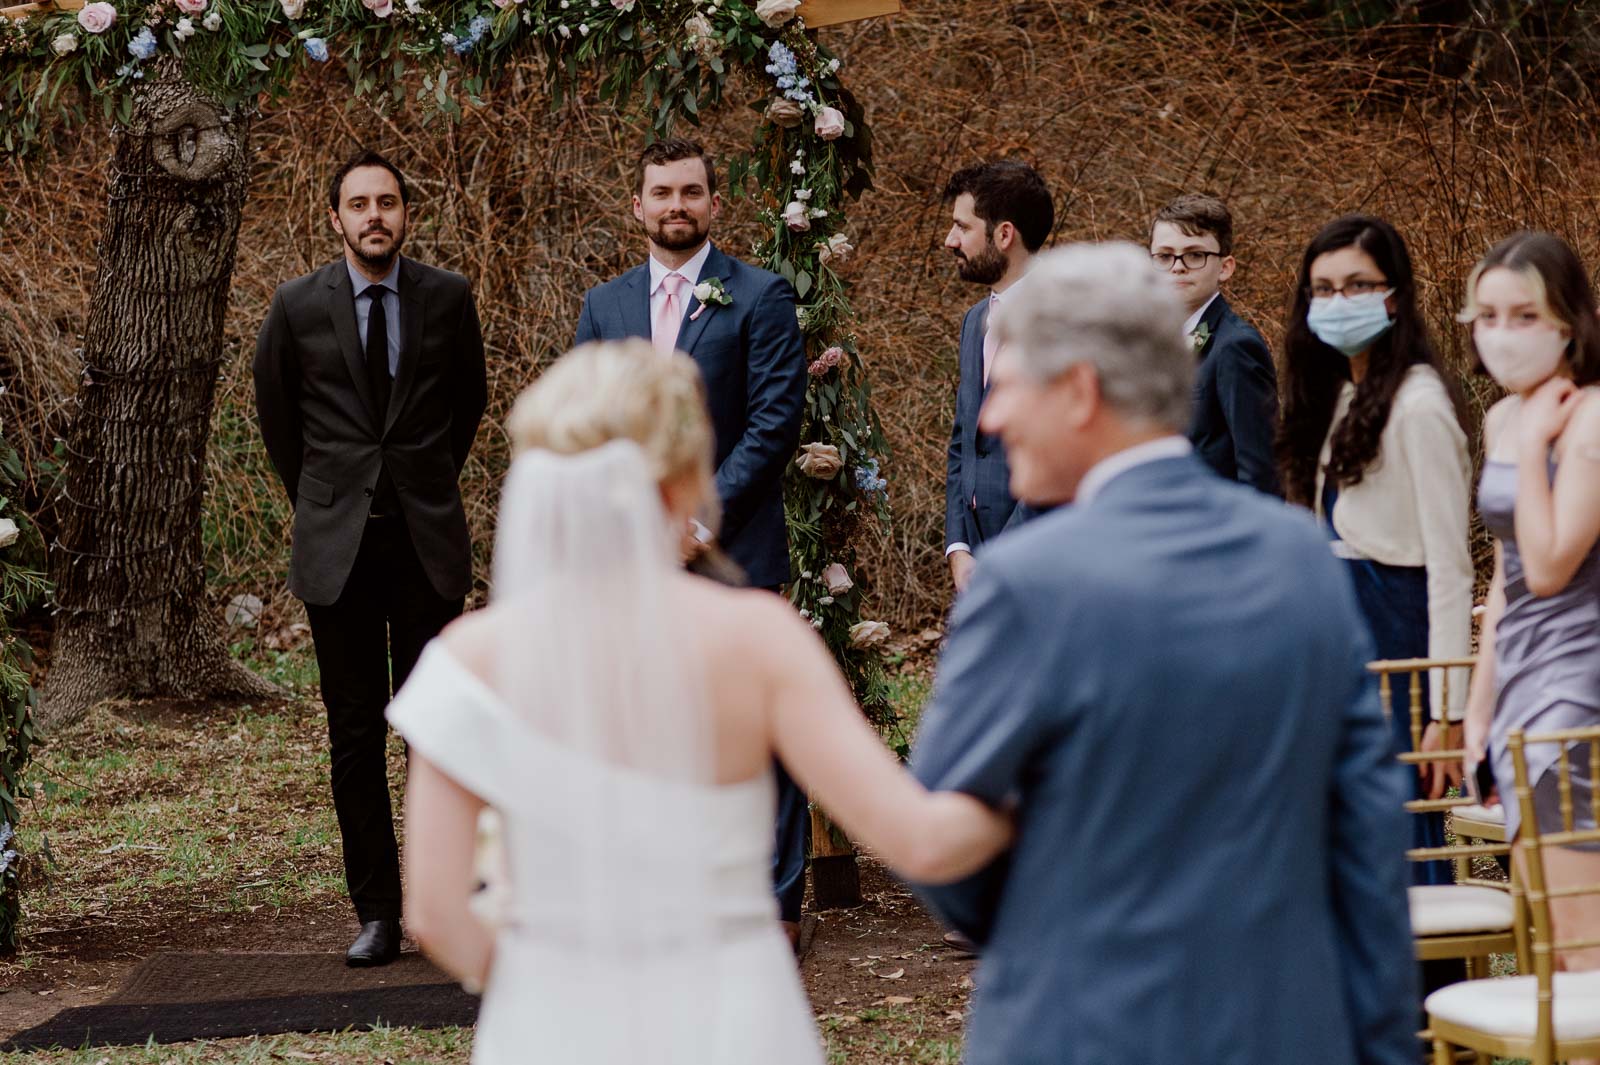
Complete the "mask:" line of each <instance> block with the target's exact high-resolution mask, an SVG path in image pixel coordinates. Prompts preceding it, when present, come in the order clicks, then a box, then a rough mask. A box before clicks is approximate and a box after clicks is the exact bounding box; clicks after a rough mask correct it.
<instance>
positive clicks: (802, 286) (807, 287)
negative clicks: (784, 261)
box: [794, 270, 811, 299]
mask: <svg viewBox="0 0 1600 1065" xmlns="http://www.w3.org/2000/svg"><path fill="white" fill-rule="evenodd" d="M810 291H811V275H810V274H808V273H806V272H805V271H804V270H802V271H800V272H799V273H798V274H796V275H795V278H794V294H795V295H796V296H799V297H800V298H801V299H805V298H806V293H808V292H810Z"/></svg>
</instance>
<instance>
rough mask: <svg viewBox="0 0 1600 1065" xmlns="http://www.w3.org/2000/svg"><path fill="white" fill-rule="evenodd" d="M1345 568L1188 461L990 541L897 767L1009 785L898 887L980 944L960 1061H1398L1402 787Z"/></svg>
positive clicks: (1273, 512)
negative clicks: (907, 756) (910, 889)
mask: <svg viewBox="0 0 1600 1065" xmlns="http://www.w3.org/2000/svg"><path fill="white" fill-rule="evenodd" d="M1368 648H1369V643H1368V638H1367V636H1366V629H1365V625H1364V623H1363V621H1362V618H1361V614H1360V612H1359V610H1358V609H1357V606H1356V603H1355V599H1354V596H1353V593H1352V591H1351V589H1350V586H1349V580H1348V578H1347V577H1346V576H1345V575H1344V574H1343V573H1342V572H1341V571H1340V569H1339V567H1338V564H1337V562H1336V561H1335V560H1334V559H1333V558H1332V557H1331V556H1330V555H1329V553H1328V545H1327V543H1326V540H1325V538H1324V537H1323V536H1322V534H1321V533H1319V532H1318V530H1317V529H1316V527H1315V525H1314V524H1313V522H1312V521H1311V520H1310V518H1309V517H1308V516H1306V515H1304V514H1301V513H1295V512H1292V511H1291V510H1290V509H1289V508H1286V507H1284V506H1283V505H1282V504H1278V503H1275V502H1273V501H1272V500H1269V499H1267V498H1265V497H1263V496H1261V495H1260V494H1259V493H1257V492H1254V491H1251V490H1248V489H1245V488H1242V487H1240V486H1238V485H1234V484H1229V483H1227V482H1225V481H1222V480H1220V479H1218V478H1217V477H1215V476H1212V475H1211V474H1210V472H1209V471H1207V470H1206V469H1205V467H1204V466H1203V465H1201V463H1200V462H1199V461H1198V460H1196V459H1194V458H1193V457H1184V458H1177V459H1162V460H1157V461H1154V462H1150V463H1148V464H1145V465H1142V466H1136V467H1134V468H1132V469H1130V470H1127V471H1125V472H1124V473H1122V474H1121V475H1119V476H1117V477H1115V478H1113V479H1112V480H1111V481H1109V482H1108V483H1107V484H1106V485H1105V487H1104V489H1103V491H1102V493H1101V494H1100V495H1099V496H1097V497H1095V498H1094V499H1093V500H1092V501H1090V502H1089V503H1087V504H1085V505H1081V506H1071V507H1062V508H1058V509H1057V510H1055V511H1053V512H1051V513H1049V514H1045V515H1042V516H1040V517H1038V518H1035V519H1033V520H1032V521H1030V522H1029V523H1028V524H1027V525H1025V526H1023V527H1021V528H1019V529H1017V530H1015V531H1013V532H1009V533H1007V534H1006V536H1005V537H1004V538H1002V539H1001V540H1000V542H999V543H997V544H994V545H993V546H991V547H990V548H988V549H987V550H986V551H985V553H984V554H983V555H982V556H981V557H980V560H979V562H978V566H977V569H976V571H975V572H974V574H973V578H972V583H971V584H970V585H969V586H968V588H967V591H966V592H965V593H964V594H963V595H962V596H961V597H960V598H959V599H958V600H957V602H956V609H955V618H954V624H953V631H952V633H951V636H950V641H949V644H948V646H947V648H946V650H945V654H944V658H943V661H942V663H941V667H940V672H939V678H938V683H937V685H936V687H935V694H934V698H933V701H932V703H931V705H930V707H929V708H928V710H927V711H926V713H925V715H924V718H923V726H922V734H921V736H920V737H919V738H918V741H917V744H916V748H915V751H914V754H913V770H914V772H915V773H916V775H917V777H918V778H919V779H921V780H922V781H923V782H924V783H925V784H927V785H928V786H929V787H931V788H948V789H955V790H958V791H964V792H968V793H970V794H973V795H976V796H978V797H979V798H981V799H983V800H985V801H987V802H990V803H996V804H998V803H1004V802H1007V801H1012V800H1015V801H1016V802H1018V803H1019V808H1018V835H1017V841H1016V845H1015V846H1014V847H1013V849H1012V850H1011V852H1010V853H1009V854H1008V855H1007V856H1006V857H1004V858H1002V859H1000V860H999V861H997V862H996V863H995V864H994V865H992V866H991V867H990V868H988V869H986V870H985V871H984V872H982V873H980V874H978V875H977V876H975V877H972V878H970V879H968V880H966V881H963V882H961V883H959V884H955V885H951V886H946V887H939V888H925V889H922V892H923V895H924V897H925V898H926V899H927V900H928V901H929V902H930V903H931V904H932V905H933V907H934V908H935V909H936V910H937V911H938V913H939V914H940V915H941V916H942V917H943V918H944V919H945V920H947V921H948V922H949V923H950V924H952V925H954V926H955V927H957V928H959V929H961V930H962V931H964V932H966V933H967V934H968V935H970V936H971V937H972V938H973V939H975V940H976V941H977V942H978V943H980V944H982V946H983V961H982V971H981V973H980V975H979V977H978V991H977V996H976V1001H975V1005H974V1010H973V1014H972V1020H971V1024H970V1027H969V1031H968V1038H967V1049H966V1060H967V1062H968V1065H1002V1063H1003V1065H1076V1063H1081V1065H1107V1063H1120V1062H1179V1061H1181V1062H1194V1063H1196V1065H1216V1063H1222V1062H1237V1063H1240V1065H1247V1063H1248V1065H1258V1063H1266V1062H1294V1063H1296V1065H1354V1063H1362V1065H1416V1061H1417V1055H1418V1049H1417V1046H1416V1041H1415V1038H1414V1036H1413V1030H1414V1029H1415V1026H1416V1018H1417V996H1416V989H1415V987H1414V981H1415V962H1414V961H1413V960H1412V956H1411V931H1410V925H1409V916H1408V913H1407V909H1406V885H1407V883H1408V882H1409V881H1408V873H1407V870H1406V868H1405V862H1404V858H1403V855H1404V850H1405V847H1406V846H1407V840H1408V838H1409V837H1408V836H1407V833H1406V825H1405V820H1404V817H1405V815H1404V814H1403V813H1402V812H1401V803H1402V802H1403V801H1404V799H1405V798H1406V797H1407V796H1408V795H1409V792H1408V791H1407V780H1406V777H1405V773H1404V770H1403V769H1402V768H1401V767H1400V766H1399V765H1397V764H1396V762H1395V760H1394V755H1393V752H1392V750H1391V740H1390V737H1389V728H1388V725H1387V724H1386V723H1385V721H1384V719H1383V715H1382V713H1381V711H1380V709H1379V707H1378V700H1377V697H1376V691H1375V688H1374V686H1373V685H1372V684H1371V683H1369V682H1368V680H1367V678H1366V676H1365V674H1364V671H1363V668H1362V667H1363V664H1364V662H1365V660H1366V659H1367V656H1368Z"/></svg>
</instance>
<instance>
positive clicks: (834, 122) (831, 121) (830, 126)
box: [812, 107, 844, 141]
mask: <svg viewBox="0 0 1600 1065" xmlns="http://www.w3.org/2000/svg"><path fill="white" fill-rule="evenodd" d="M812 129H813V130H814V131H815V132H816V134H817V136H819V137H821V138H822V139H823V140H825V141H836V140H838V139H839V138H840V137H842V136H844V114H843V112H841V111H840V110H839V109H838V108H837V107H824V108H823V109H822V110H820V111H818V112H817V120H816V122H815V123H814V124H813V125H812Z"/></svg>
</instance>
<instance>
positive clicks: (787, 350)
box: [575, 246, 806, 588]
mask: <svg viewBox="0 0 1600 1065" xmlns="http://www.w3.org/2000/svg"><path fill="white" fill-rule="evenodd" d="M713 277H715V278H719V279H720V280H721V281H722V286H723V290H724V291H726V292H727V294H728V296H729V297H730V298H731V299H732V302H731V303H729V304H728V305H727V306H721V305H718V304H715V303H711V304H707V305H706V309H705V311H704V312H703V313H701V314H700V315H699V317H698V318H694V312H695V310H696V309H697V308H698V307H699V301H698V300H695V299H688V300H685V301H684V302H685V304H686V306H685V307H684V321H683V326H682V328H681V329H680V330H679V332H678V350H680V351H683V352H686V353H687V354H688V355H689V356H690V357H692V358H693V359H694V361H695V362H696V363H697V364H698V365H699V367H700V375H701V376H702V377H703V378H704V379H705V383H706V399H707V402H708V404H709V406H710V408H711V424H712V428H713V430H714V432H715V434H716V447H717V453H716V457H715V462H716V469H717V495H718V496H719V497H721V500H722V528H721V530H720V531H719V534H718V540H719V541H720V542H721V544H722V547H723V550H725V551H726V552H727V553H728V556H729V557H730V558H732V559H733V561H735V562H737V563H738V564H739V566H740V568H741V569H743V570H744V572H745V576H746V577H747V578H748V580H749V581H750V583H751V584H752V585H755V586H757V587H763V588H768V587H774V586H776V585H779V584H783V583H784V582H786V581H788V580H789V576H790V574H789V540H788V528H787V526H785V524H784V519H783V473H784V470H785V469H787V468H788V465H789V460H790V459H792V458H793V457H794V452H795V448H796V447H797V446H798V445H799V442H800V420H801V417H802V416H803V415H804V414H805V404H806V350H805V341H804V340H803V339H802V337H801V335H800V324H799V321H798V319H797V318H796V317H795V299H794V288H793V287H792V286H791V285H790V284H789V282H787V281H785V280H784V279H783V278H781V277H779V276H778V275H777V274H774V273H769V272H768V271H766V270H758V269H757V268H755V267H753V266H750V265H748V264H746V263H742V262H740V261H739V260H738V259H735V258H733V257H731V256H728V255H724V254H723V253H722V252H721V251H720V250H719V249H718V248H716V247H715V246H713V247H712V249H711V254H710V255H708V256H707V257H706V263H705V266H704V267H703V268H702V270H701V272H700V280H701V281H708V280H710V279H711V278H713ZM691 318H694V320H693V321H690V319H691ZM627 337H643V338H644V339H646V340H648V339H650V266H649V264H648V263H641V264H640V265H639V266H636V267H634V268H633V269H632V270H629V271H628V272H627V273H625V274H623V275H622V276H621V277H618V278H614V279H613V280H611V281H607V282H606V283H605V284H602V285H596V286H595V287H594V288H592V289H590V290H589V291H588V292H587V293H585V295H584V297H583V313H582V314H581V315H579V317H578V335H577V338H576V340H575V343H578V344H582V343H585V342H587V341H591V340H622V339H625V338H627Z"/></svg>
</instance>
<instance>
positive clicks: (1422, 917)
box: [1367, 658, 1526, 979]
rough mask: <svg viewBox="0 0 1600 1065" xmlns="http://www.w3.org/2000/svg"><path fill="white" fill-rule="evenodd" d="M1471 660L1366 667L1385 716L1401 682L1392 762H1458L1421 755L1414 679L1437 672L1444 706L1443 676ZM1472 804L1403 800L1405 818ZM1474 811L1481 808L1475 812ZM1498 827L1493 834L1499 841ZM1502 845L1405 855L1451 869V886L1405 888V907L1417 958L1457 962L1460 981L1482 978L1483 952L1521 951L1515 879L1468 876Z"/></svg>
mask: <svg viewBox="0 0 1600 1065" xmlns="http://www.w3.org/2000/svg"><path fill="white" fill-rule="evenodd" d="M1476 662H1477V659H1475V658H1409V659H1392V660H1385V661H1377V662H1372V663H1369V664H1368V666H1367V669H1368V671H1370V672H1372V673H1375V674H1377V677H1378V692H1379V697H1380V698H1381V699H1382V700H1383V707H1384V713H1385V714H1388V713H1389V707H1390V705H1391V703H1390V696H1391V693H1392V692H1393V690H1394V683H1395V678H1396V677H1400V676H1404V677H1406V678H1407V681H1406V682H1407V685H1408V696H1409V697H1408V699H1407V705H1408V710H1409V717H1410V720H1409V722H1408V725H1409V728H1410V732H1411V750H1410V751H1407V752H1405V753H1402V754H1401V755H1400V756H1399V759H1400V761H1401V762H1402V763H1403V764H1404V765H1406V766H1407V767H1408V768H1411V769H1413V770H1415V769H1416V767H1418V766H1422V765H1428V764H1432V763H1446V762H1457V763H1459V762H1460V761H1461V760H1462V758H1463V756H1464V755H1465V752H1464V751H1462V750H1460V749H1454V750H1439V751H1423V750H1421V747H1422V733H1423V725H1424V722H1425V721H1426V720H1427V716H1428V707H1427V706H1426V705H1425V700H1424V698H1423V691H1422V677H1423V675H1424V674H1425V673H1427V672H1428V671H1429V670H1437V671H1438V680H1437V683H1438V684H1439V685H1440V686H1441V689H1442V690H1441V692H1440V695H1441V698H1442V700H1443V703H1444V705H1446V706H1448V705H1449V704H1450V673H1451V672H1452V671H1455V670H1463V669H1465V670H1470V669H1471V668H1472V667H1473V666H1474V665H1475V664H1476ZM1472 806H1474V804H1473V802H1472V800H1471V799H1470V798H1443V799H1410V800H1408V801H1407V802H1406V804H1405V808H1406V812H1407V813H1409V814H1414V815H1415V814H1428V813H1448V812H1450V811H1453V810H1455V809H1460V808H1465V807H1472ZM1478 809H1481V807H1480V808H1478ZM1504 834H1505V833H1504V829H1503V827H1502V830H1501V835H1502V837H1503V836H1504ZM1509 854H1510V847H1509V846H1508V845H1507V844H1506V843H1505V842H1504V841H1503V840H1502V841H1500V842H1484V843H1455V844H1448V845H1446V846H1442V847H1416V848H1412V849H1410V850H1408V851H1407V852H1406V858H1407V860H1409V861H1413V862H1427V861H1447V862H1450V863H1452V864H1453V865H1454V866H1455V869H1456V882H1455V883H1453V884H1422V885H1416V886H1413V887H1410V888H1408V889H1407V896H1408V900H1409V902H1410V904H1411V933H1412V942H1413V945H1414V947H1415V949H1416V955H1417V960H1418V961H1433V960H1436V959H1440V958H1462V959H1464V960H1465V962H1466V966H1467V976H1468V978H1469V979H1470V978H1475V977H1486V976H1488V975H1489V956H1490V955H1491V954H1515V955H1517V957H1518V960H1519V966H1520V961H1521V959H1522V958H1523V957H1524V953H1525V949H1526V942H1525V940H1526V933H1525V931H1524V928H1525V922H1524V921H1523V920H1522V919H1521V917H1520V915H1521V914H1522V912H1523V907H1522V899H1521V890H1522V889H1521V886H1520V885H1519V884H1517V883H1515V881H1514V880H1513V881H1510V882H1507V881H1499V880H1485V879H1481V878H1479V877H1475V876H1473V875H1472V869H1471V863H1472V859H1474V858H1485V857H1495V856H1497V855H1509Z"/></svg>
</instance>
